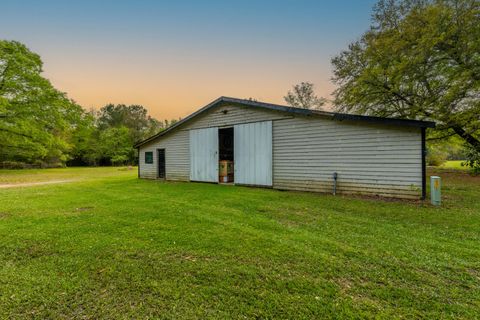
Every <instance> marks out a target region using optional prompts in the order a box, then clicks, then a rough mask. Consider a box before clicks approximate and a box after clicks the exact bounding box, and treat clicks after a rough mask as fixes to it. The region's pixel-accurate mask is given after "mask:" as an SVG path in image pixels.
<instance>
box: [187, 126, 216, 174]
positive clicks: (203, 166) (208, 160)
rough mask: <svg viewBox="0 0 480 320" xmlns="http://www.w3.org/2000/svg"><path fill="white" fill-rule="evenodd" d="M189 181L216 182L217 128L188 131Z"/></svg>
mask: <svg viewBox="0 0 480 320" xmlns="http://www.w3.org/2000/svg"><path fill="white" fill-rule="evenodd" d="M190 180H191V181H203V182H218V128H206V129H196V130H190Z"/></svg>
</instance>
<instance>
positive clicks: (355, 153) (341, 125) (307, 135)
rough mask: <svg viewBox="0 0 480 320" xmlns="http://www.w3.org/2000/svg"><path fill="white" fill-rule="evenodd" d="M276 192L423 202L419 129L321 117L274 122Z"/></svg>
mask: <svg viewBox="0 0 480 320" xmlns="http://www.w3.org/2000/svg"><path fill="white" fill-rule="evenodd" d="M273 155H274V156H273V167H274V170H273V181H274V185H273V187H274V188H278V189H286V190H305V191H319V192H332V188H333V173H334V172H337V173H338V183H337V192H339V193H364V194H372V195H384V196H397V197H406V198H418V197H419V195H420V192H421V185H422V168H421V163H422V155H421V134H420V129H419V128H398V127H386V126H382V125H374V124H367V123H348V122H338V121H330V120H327V119H318V118H306V117H302V118H300V117H299V118H295V119H288V120H282V121H275V122H274V127H273Z"/></svg>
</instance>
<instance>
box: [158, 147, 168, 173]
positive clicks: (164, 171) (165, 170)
mask: <svg viewBox="0 0 480 320" xmlns="http://www.w3.org/2000/svg"><path fill="white" fill-rule="evenodd" d="M161 150H163V177H162V178H161V177H160V151H161ZM166 153H167V151H166V149H165V148H158V149H157V179H166V178H167V161H166V158H167V155H166Z"/></svg>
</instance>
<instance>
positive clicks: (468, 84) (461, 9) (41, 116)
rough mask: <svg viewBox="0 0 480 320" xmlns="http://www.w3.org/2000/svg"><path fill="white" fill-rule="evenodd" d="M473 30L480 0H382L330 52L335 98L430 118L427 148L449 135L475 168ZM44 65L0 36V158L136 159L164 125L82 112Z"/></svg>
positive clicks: (305, 88)
mask: <svg viewBox="0 0 480 320" xmlns="http://www.w3.org/2000/svg"><path fill="white" fill-rule="evenodd" d="M479 39H480V4H479V1H478V0H380V1H378V2H377V4H376V5H375V7H374V10H373V14H372V25H371V26H370V28H369V29H368V30H367V31H366V32H364V33H363V34H362V35H361V36H360V37H359V39H358V40H357V41H355V42H353V43H351V44H350V45H349V46H348V48H347V49H345V50H343V51H342V52H340V53H339V54H338V55H337V56H335V57H334V58H333V59H332V67H333V78H332V81H333V82H334V83H335V84H336V90H335V91H334V92H333V100H332V101H331V103H332V105H333V108H334V110H335V111H337V112H346V113H355V114H364V115H374V116H381V117H395V118H407V119H417V120H433V121H435V122H436V123H437V128H436V129H435V130H429V131H428V139H427V140H428V141H429V150H430V151H433V152H431V154H435V153H436V154H442V153H444V152H443V151H442V150H441V149H442V147H441V146H445V145H447V146H448V145H454V146H456V148H455V149H456V150H457V151H456V154H455V155H453V156H454V157H458V156H460V152H459V151H458V149H459V148H458V146H460V148H461V149H462V151H461V154H462V156H464V157H465V159H466V160H467V161H466V164H467V165H469V166H471V167H472V168H474V169H475V170H477V171H478V172H480V41H479ZM41 71H42V62H41V59H40V57H39V56H38V55H37V54H35V53H33V52H31V51H30V50H28V48H27V47H25V46H24V45H23V44H21V43H19V42H16V41H0V147H1V152H0V163H5V162H12V161H13V162H26V163H38V164H40V165H41V164H65V163H73V164H78V163H85V164H89V165H102V164H127V163H134V162H135V159H136V154H135V150H134V149H133V148H132V145H133V143H134V141H136V140H140V139H141V138H143V137H145V136H148V135H150V134H152V133H155V132H157V131H159V130H162V129H163V128H165V127H166V126H168V125H169V123H165V122H159V121H157V120H155V119H153V118H152V117H150V116H148V114H147V111H146V109H145V108H143V107H142V106H137V105H131V106H125V105H116V106H115V105H107V106H105V107H104V108H102V109H101V110H100V111H98V112H93V111H91V112H87V111H85V110H84V109H82V108H81V107H80V106H79V105H78V104H76V103H75V102H74V101H72V100H71V99H68V97H67V96H66V95H65V94H64V93H62V92H60V91H58V90H56V89H55V88H54V87H53V86H52V85H51V83H50V82H49V81H48V80H47V79H45V78H43V77H42V76H41ZM284 98H285V101H286V102H287V103H288V104H290V105H292V106H294V107H300V108H313V109H320V108H322V106H324V104H325V103H326V99H324V98H321V97H317V96H316V94H315V92H314V90H313V84H311V83H309V82H302V83H300V84H298V85H296V86H294V87H293V88H292V90H291V91H289V92H288V94H287V95H286V96H285V97H284ZM439 146H440V147H439ZM443 149H452V148H450V147H447V148H443Z"/></svg>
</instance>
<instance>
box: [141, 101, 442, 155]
mask: <svg viewBox="0 0 480 320" xmlns="http://www.w3.org/2000/svg"><path fill="white" fill-rule="evenodd" d="M221 104H233V105H241V106H246V107H254V108H264V109H270V110H275V111H281V112H288V113H295V114H300V115H304V116H321V117H327V118H330V119H332V120H335V121H359V122H373V123H382V124H386V125H391V126H400V127H419V128H434V127H435V122H431V121H420V120H408V119H398V118H384V117H373V116H361V115H354V114H346V113H337V112H328V111H319V110H310V109H301V108H294V107H289V106H283V105H279V104H272V103H266V102H259V101H254V100H246V99H237V98H230V97H220V98H218V99H216V100H214V101H212V102H210V103H209V104H207V105H206V106H204V107H203V108H201V109H199V110H197V111H196V112H194V113H192V114H191V115H189V116H188V117H186V118H184V119H182V120H180V121H178V122H176V123H175V124H174V125H172V126H170V127H168V128H167V129H165V130H163V131H161V132H159V133H157V134H155V135H153V136H151V137H149V138H147V139H145V140H142V141H139V142H137V143H136V144H135V146H134V147H135V148H138V147H140V146H141V145H143V144H145V143H147V142H150V141H152V140H155V139H156V138H158V137H161V136H163V135H165V134H167V133H169V132H170V131H172V130H174V129H175V128H177V127H179V126H181V125H183V124H184V123H186V122H188V121H190V120H191V119H193V118H195V117H196V116H198V115H200V114H201V113H203V112H205V111H207V110H209V109H211V108H213V107H216V106H218V105H221Z"/></svg>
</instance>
